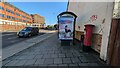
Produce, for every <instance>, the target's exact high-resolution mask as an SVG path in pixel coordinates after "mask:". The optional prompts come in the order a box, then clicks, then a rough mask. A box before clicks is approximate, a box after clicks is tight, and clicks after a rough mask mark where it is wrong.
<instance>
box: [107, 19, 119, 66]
mask: <svg viewBox="0 0 120 68" xmlns="http://www.w3.org/2000/svg"><path fill="white" fill-rule="evenodd" d="M108 63H109V64H110V65H113V66H120V19H113V20H112V26H111V32H110V40H109V48H108Z"/></svg>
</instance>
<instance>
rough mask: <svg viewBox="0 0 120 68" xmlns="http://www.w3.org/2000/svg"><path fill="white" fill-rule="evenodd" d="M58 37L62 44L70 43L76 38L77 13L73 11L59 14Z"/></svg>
mask: <svg viewBox="0 0 120 68" xmlns="http://www.w3.org/2000/svg"><path fill="white" fill-rule="evenodd" d="M57 17H58V26H59V28H58V37H59V39H60V40H61V45H70V42H71V41H73V39H74V31H75V20H76V17H77V16H76V15H75V14H74V13H72V12H62V13H60V14H59V15H58V16H57Z"/></svg>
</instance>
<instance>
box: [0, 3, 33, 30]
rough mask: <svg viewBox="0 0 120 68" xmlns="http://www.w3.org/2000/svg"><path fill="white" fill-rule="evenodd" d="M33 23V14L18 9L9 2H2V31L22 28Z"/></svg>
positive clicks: (0, 23) (0, 18) (0, 6)
mask: <svg viewBox="0 0 120 68" xmlns="http://www.w3.org/2000/svg"><path fill="white" fill-rule="evenodd" d="M31 23H32V17H31V15H29V14H28V13H26V12H24V11H22V10H20V9H18V8H17V7H15V6H13V5H11V4H10V3H8V2H0V26H1V29H0V30H1V31H9V30H12V31H13V30H21V29H22V28H24V27H25V26H27V25H30V24H31Z"/></svg>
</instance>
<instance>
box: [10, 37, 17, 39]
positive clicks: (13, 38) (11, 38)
mask: <svg viewBox="0 0 120 68" xmlns="http://www.w3.org/2000/svg"><path fill="white" fill-rule="evenodd" d="M15 38H17V37H10V38H8V39H15Z"/></svg>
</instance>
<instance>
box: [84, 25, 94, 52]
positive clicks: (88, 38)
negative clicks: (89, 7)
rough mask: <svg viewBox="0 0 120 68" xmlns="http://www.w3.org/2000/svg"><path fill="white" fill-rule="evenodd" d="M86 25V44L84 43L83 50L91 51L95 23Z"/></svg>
mask: <svg viewBox="0 0 120 68" xmlns="http://www.w3.org/2000/svg"><path fill="white" fill-rule="evenodd" d="M84 26H85V29H84V30H85V35H84V45H83V51H86V52H88V51H90V49H91V43H92V33H93V28H94V25H93V24H86V25H84Z"/></svg>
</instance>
